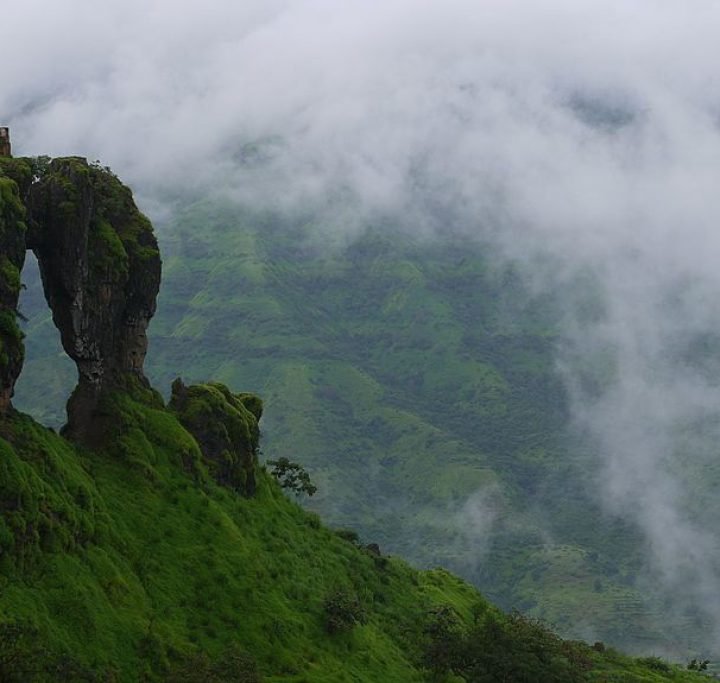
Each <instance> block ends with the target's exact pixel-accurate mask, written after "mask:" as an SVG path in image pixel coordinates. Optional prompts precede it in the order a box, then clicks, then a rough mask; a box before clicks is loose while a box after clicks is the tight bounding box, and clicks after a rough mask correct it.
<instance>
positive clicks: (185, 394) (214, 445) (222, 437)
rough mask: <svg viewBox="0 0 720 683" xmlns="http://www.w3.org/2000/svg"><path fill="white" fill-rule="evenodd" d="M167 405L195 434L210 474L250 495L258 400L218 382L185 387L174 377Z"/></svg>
mask: <svg viewBox="0 0 720 683" xmlns="http://www.w3.org/2000/svg"><path fill="white" fill-rule="evenodd" d="M169 407H170V409H171V410H173V411H174V412H175V414H176V415H177V418H178V420H179V421H180V423H181V424H182V426H183V427H185V429H187V430H188V431H189V432H190V433H191V434H192V435H193V437H195V440H196V441H197V443H198V445H199V446H200V450H201V451H202V454H203V457H204V459H205V462H206V464H207V466H208V469H209V470H210V474H211V475H212V476H213V478H214V479H215V480H216V481H217V482H218V483H220V484H222V485H223V486H229V487H230V488H233V489H235V490H236V491H238V492H239V493H241V494H242V495H245V496H252V495H253V494H254V493H255V488H256V482H255V466H256V465H257V450H258V446H259V442H260V430H259V429H258V422H259V420H260V417H261V416H262V401H261V400H260V399H259V398H258V397H257V396H254V395H253V394H233V393H232V392H231V391H230V390H229V389H228V388H227V387H226V386H224V385H223V384H220V383H218V382H210V383H208V384H197V385H193V386H189V387H188V386H185V385H184V384H183V382H182V380H181V379H180V378H178V379H176V380H175V381H174V382H173V385H172V398H171V399H170V406H169Z"/></svg>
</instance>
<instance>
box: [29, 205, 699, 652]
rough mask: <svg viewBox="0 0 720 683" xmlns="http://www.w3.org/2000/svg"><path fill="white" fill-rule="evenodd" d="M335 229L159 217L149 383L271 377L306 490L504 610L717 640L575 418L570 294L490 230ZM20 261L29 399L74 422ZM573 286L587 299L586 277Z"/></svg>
mask: <svg viewBox="0 0 720 683" xmlns="http://www.w3.org/2000/svg"><path fill="white" fill-rule="evenodd" d="M323 234H324V233H323V231H322V229H321V228H320V227H319V226H317V225H315V224H313V223H312V220H310V219H308V217H298V218H297V219H294V218H288V217H283V216H282V215H280V214H258V213H256V212H252V211H250V210H248V209H247V208H243V207H242V206H238V205H236V204H234V203H232V202H228V201H223V200H221V199H215V200H206V201H199V202H196V203H194V204H192V205H190V206H188V207H186V208H185V209H183V210H179V211H177V212H176V213H175V214H174V217H173V219H172V221H171V222H170V223H168V224H163V225H162V226H161V228H160V230H159V240H160V242H161V244H162V246H163V253H164V264H165V265H164V285H163V289H162V292H161V294H160V298H159V303H158V314H157V316H156V318H155V321H154V324H153V327H152V328H151V330H150V339H151V344H152V354H151V356H150V358H149V361H148V373H149V376H150V377H151V378H152V379H153V381H154V382H155V384H156V385H157V386H159V387H168V386H169V385H170V382H172V380H173V379H174V378H175V377H176V376H177V375H178V374H182V375H183V376H184V377H185V378H186V379H187V380H189V381H192V382H200V381H205V380H206V379H208V378H210V379H213V380H216V381H221V382H224V383H226V384H228V385H230V386H239V387H243V388H246V389H248V390H251V391H254V392H257V393H259V394H261V395H262V396H263V398H264V400H265V406H266V410H265V418H264V424H265V428H264V429H265V441H264V446H263V448H264V450H265V451H266V452H267V453H268V455H269V457H280V456H284V457H289V458H290V459H291V460H296V461H299V462H301V463H302V464H303V465H304V466H305V467H306V468H307V469H308V471H309V472H310V473H311V475H312V478H313V480H314V481H315V482H316V483H317V485H318V493H317V494H316V495H315V496H314V497H313V498H311V499H307V498H306V499H305V500H304V501H303V504H305V505H306V506H307V507H308V508H309V509H311V510H313V511H316V512H318V513H320V514H321V515H322V516H323V518H325V519H327V520H328V521H329V522H330V523H332V524H333V525H336V526H340V527H352V528H355V529H357V530H358V531H359V533H360V535H361V537H362V538H363V539H364V540H365V541H366V542H377V543H379V544H380V545H381V546H382V547H383V548H387V549H388V550H389V551H390V552H393V553H398V554H400V555H402V556H403V557H406V558H408V559H410V560H411V561H412V562H413V563H414V564H416V566H422V567H434V566H437V565H442V566H446V567H448V568H450V569H451V570H452V571H455V572H458V573H460V574H461V575H462V576H463V577H465V578H466V579H468V580H470V581H471V582H472V583H474V584H475V585H476V586H478V587H479V588H480V589H481V590H483V591H484V592H485V593H486V594H487V595H488V596H489V597H490V598H491V599H492V600H494V601H495V602H497V603H498V604H500V605H501V606H502V607H503V608H504V609H508V610H509V609H512V608H518V609H521V610H522V611H523V612H526V613H529V614H531V615H534V616H537V617H542V618H543V619H546V620H548V621H549V622H550V623H553V624H554V625H555V626H556V627H557V628H558V629H559V630H560V631H561V632H562V633H563V634H564V635H566V636H569V637H582V638H589V639H602V640H605V641H607V642H610V643H613V644H614V645H617V646H620V647H623V648H628V649H632V650H634V651H637V652H658V651H664V652H672V653H674V654H675V656H691V655H692V654H694V653H695V652H696V651H697V649H698V648H702V647H704V646H705V645H706V643H705V640H704V638H705V633H706V632H707V628H708V624H707V623H706V622H705V621H704V619H703V617H701V616H700V615H698V614H696V613H685V612H684V611H682V610H680V609H677V608H676V607H675V604H674V603H673V602H672V600H671V599H669V596H668V595H667V593H666V592H664V591H663V590H661V589H660V587H659V586H658V585H657V584H656V583H655V582H652V581H651V580H649V579H647V578H646V575H645V569H646V567H645V565H644V557H645V548H644V540H643V538H642V535H641V534H640V532H639V530H637V529H635V528H634V527H633V526H632V525H631V524H630V523H628V522H626V521H624V520H623V519H622V518H620V517H613V516H611V515H608V514H607V513H606V512H605V511H604V509H603V505H602V501H601V500H600V499H599V497H598V492H597V488H596V485H595V480H596V477H597V476H598V469H597V468H598V463H599V460H598V458H595V457H593V453H592V451H591V449H589V447H588V445H587V444H586V443H583V442H580V441H579V440H578V439H577V438H576V435H575V434H573V433H572V432H571V431H570V430H569V428H568V425H569V408H568V399H567V396H566V395H565V388H564V384H563V382H562V380H561V378H560V376H559V374H558V372H557V368H556V357H555V356H556V354H555V350H556V345H557V343H558V335H559V320H560V316H561V314H562V309H563V306H566V305H567V302H566V301H565V300H564V299H563V297H564V296H566V295H565V293H563V292H561V291H544V292H542V293H539V292H537V291H536V290H533V289H532V287H530V286H529V284H528V282H527V277H526V274H525V272H524V267H523V265H522V264H513V263H512V262H509V261H508V260H507V258H504V257H502V256H501V255H499V254H498V253H497V252H496V251H495V250H494V249H492V248H491V247H490V246H488V245H487V244H483V243H477V242H468V241H467V240H466V239H462V240H460V239H452V238H444V239H440V238H434V239H418V238H413V237H412V236H411V235H410V234H407V233H403V232H402V231H399V230H398V229H396V227H394V226H392V225H385V224H383V225H378V226H376V227H374V228H369V229H368V230H367V231H366V232H365V233H364V235H363V236H362V237H360V238H359V239H357V240H355V241H352V242H351V243H350V244H349V245H343V246H336V247H328V246H327V244H326V243H325V242H326V240H325V239H324V237H323ZM26 273H27V274H26V275H25V276H24V278H25V281H26V282H27V283H28V290H27V292H25V293H24V294H23V298H22V300H21V308H22V311H23V313H24V314H25V315H26V316H27V317H28V318H29V320H28V322H27V324H26V326H25V329H26V332H27V337H28V339H27V343H28V361H27V364H26V369H25V372H24V374H23V376H22V377H21V378H20V381H19V385H18V386H19V390H18V393H19V402H18V405H19V406H20V407H21V408H23V409H25V410H28V411H32V413H33V414H34V415H37V416H38V417H39V418H40V419H41V420H43V421H45V422H47V423H48V424H55V425H60V424H62V422H63V420H64V411H63V410H62V409H61V408H60V406H61V402H62V399H63V397H64V396H65V395H67V392H68V391H69V388H70V386H71V385H72V382H73V381H74V379H73V376H74V370H73V368H72V364H71V363H69V362H67V363H66V364H65V365H63V363H62V360H61V355H62V349H61V348H60V346H59V343H58V340H57V333H56V332H55V330H54V327H53V325H52V321H51V320H50V316H49V314H48V312H47V307H46V305H45V304H44V301H43V300H42V296H41V294H40V292H39V283H38V282H37V275H33V271H32V270H31V269H30V268H26ZM575 296H576V298H577V299H579V300H581V302H583V303H587V302H590V303H589V304H588V308H589V309H592V300H593V291H592V287H591V283H588V282H581V283H578V288H577V291H576V292H575ZM49 349H54V351H52V352H49ZM66 360H67V359H66ZM603 371H604V370H603V366H602V363H600V364H599V365H598V367H588V368H587V372H586V374H587V377H588V382H602V381H603V378H602V373H603Z"/></svg>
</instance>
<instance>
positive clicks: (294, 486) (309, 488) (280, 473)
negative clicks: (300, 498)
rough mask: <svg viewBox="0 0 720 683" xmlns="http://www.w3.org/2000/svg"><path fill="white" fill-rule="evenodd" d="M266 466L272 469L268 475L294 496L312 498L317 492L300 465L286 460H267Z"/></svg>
mask: <svg viewBox="0 0 720 683" xmlns="http://www.w3.org/2000/svg"><path fill="white" fill-rule="evenodd" d="M267 464H268V465H270V466H271V467H272V470H271V472H270V473H271V474H272V475H273V476H274V477H275V478H276V479H277V480H278V483H279V484H280V486H282V488H284V489H290V490H291V491H294V492H295V494H296V495H300V494H301V493H307V494H308V496H312V495H313V494H314V493H315V492H316V491H317V486H315V485H314V484H313V483H312V482H311V481H310V475H309V474H308V473H307V472H306V471H305V468H304V467H303V466H302V465H299V464H298V463H296V462H291V461H290V460H288V458H279V459H278V460H268V461H267Z"/></svg>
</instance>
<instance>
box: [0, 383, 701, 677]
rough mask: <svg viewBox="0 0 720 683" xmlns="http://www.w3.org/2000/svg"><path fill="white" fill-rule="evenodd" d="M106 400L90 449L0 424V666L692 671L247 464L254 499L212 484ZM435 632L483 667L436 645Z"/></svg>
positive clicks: (44, 670)
mask: <svg viewBox="0 0 720 683" xmlns="http://www.w3.org/2000/svg"><path fill="white" fill-rule="evenodd" d="M148 398H149V399H150V400H149V401H148ZM105 410H106V411H108V412H107V413H106V414H112V415H113V416H114V419H115V420H116V421H117V422H116V428H115V433H114V439H113V441H112V445H109V446H108V447H107V448H106V449H105V450H103V451H102V452H97V453H91V452H86V451H80V450H78V449H76V448H74V447H73V446H71V445H70V444H69V443H68V442H66V441H65V440H64V439H62V438H61V437H59V436H58V435H57V434H55V432H54V431H52V430H49V429H47V428H45V427H41V426H40V425H38V424H37V423H35V422H34V421H33V420H32V419H30V418H29V417H26V416H23V415H21V414H17V413H16V414H12V415H10V416H8V417H7V418H5V419H4V420H3V421H2V422H0V434H2V436H1V437H0V511H1V513H2V514H1V515H0V520H1V521H0V523H1V524H2V526H1V527H0V566H2V574H1V577H2V578H1V579H0V634H2V636H3V637H2V639H0V678H2V680H4V681H5V680H7V681H23V682H26V681H57V680H72V681H82V680H87V681H95V680H122V681H125V680H127V681H133V680H174V681H213V680H215V681H230V680H233V681H258V680H261V679H263V680H266V681H272V680H283V681H345V680H347V681H378V680H386V681H412V680H426V679H429V678H432V679H433V680H440V679H443V678H444V677H445V675H446V673H448V672H450V671H454V672H455V674H456V675H459V676H461V678H460V679H458V678H456V679H455V680H468V681H481V680H512V681H537V680H547V681H550V680H558V681H559V680H572V681H601V680H603V681H611V680H615V681H620V680H622V681H666V680H673V681H683V680H688V681H690V680H694V678H693V677H694V676H695V675H696V674H690V673H683V672H681V671H680V670H678V669H675V668H673V667H670V666H668V665H665V666H666V669H664V670H662V671H658V670H656V669H653V668H652V667H649V666H647V665H643V664H641V663H638V662H636V661H633V660H629V659H626V658H623V657H620V656H619V655H617V654H616V653H612V654H610V655H607V654H605V655H602V654H600V653H599V652H597V651H593V650H591V649H590V648H588V647H587V646H584V645H578V644H571V643H563V642H562V641H560V640H559V639H557V637H556V636H553V635H552V634H551V633H549V632H548V631H546V630H545V629H544V628H542V627H540V626H539V625H536V624H534V623H530V622H526V621H524V620H522V619H519V618H518V617H516V616H510V617H505V616H503V615H502V614H501V613H500V612H498V611H497V610H496V609H495V608H493V607H491V606H490V605H488V604H487V603H486V602H485V601H484V600H483V599H482V598H481V597H480V596H479V595H478V594H477V593H476V592H475V591H474V590H473V589H471V588H470V587H469V586H468V585H467V584H465V583H463V582H462V581H460V580H459V579H456V578H454V577H453V576H451V575H450V574H448V573H447V572H445V571H443V570H435V571H430V572H418V571H416V570H413V569H411V568H410V567H408V566H407V565H406V564H404V563H403V562H402V561H400V560H398V559H395V558H391V557H384V556H381V555H378V554H377V553H376V552H374V551H370V550H368V549H366V548H364V547H362V546H361V545H359V544H358V543H357V542H355V541H353V540H347V539H346V538H344V537H343V535H342V534H336V533H333V532H332V531H330V530H328V529H326V528H325V527H323V526H322V525H321V523H320V521H319V519H318V517H317V516H316V515H315V514H313V513H311V512H307V511H304V510H302V509H301V508H300V507H298V506H297V505H296V504H295V503H293V502H291V501H290V500H288V499H287V498H286V497H285V496H284V495H283V494H282V492H281V489H280V487H279V485H278V484H277V483H276V482H275V480H274V478H273V477H271V476H270V475H269V474H266V473H265V472H264V471H262V470H258V472H257V478H258V486H257V490H256V493H255V495H254V496H253V497H246V496H243V495H240V494H239V493H236V492H235V491H234V490H233V488H232V487H228V486H222V485H220V484H218V483H217V482H216V481H215V480H214V479H213V477H212V476H210V473H209V471H208V469H207V463H206V461H205V460H204V458H203V456H202V453H201V451H200V448H199V446H198V444H197V442H196V441H195V440H194V439H193V437H192V436H191V435H190V433H189V432H187V431H186V430H185V429H184V428H183V427H182V426H181V425H180V424H179V422H178V421H177V419H176V417H175V416H174V414H173V413H172V412H170V411H167V410H165V409H164V408H162V407H161V406H159V405H157V402H156V401H155V399H154V397H152V395H151V394H146V395H145V397H140V396H135V397H132V396H131V395H128V394H118V395H116V396H115V397H114V398H113V399H112V400H110V401H109V402H108V405H106V406H105ZM440 615H450V616H448V617H447V618H446V619H445V621H443V622H441V623H440V625H438V620H439V618H440ZM479 615H484V616H483V619H484V621H482V624H483V626H482V628H481V629H480V630H478V628H479V627H478V624H479V623H480V622H479V621H478V619H479ZM488 620H490V621H488ZM490 623H492V624H494V626H492V627H490V626H488V624H490ZM446 624H449V626H448V625H446ZM518 624H520V627H518ZM452 639H455V640H452ZM448 640H452V644H451V647H452V652H453V653H454V652H456V651H457V650H458V649H459V648H461V647H465V646H467V647H470V642H472V651H473V652H480V651H482V652H484V653H486V655H484V658H483V661H482V663H478V662H475V660H472V661H473V663H472V665H471V666H470V665H466V664H462V665H460V664H458V663H457V662H456V660H455V659H453V656H454V655H453V656H450V655H448V656H447V657H445V658H444V659H443V658H442V657H438V656H437V651H438V649H439V650H441V651H443V648H445V647H446V645H445V642H446V641H448ZM459 643H464V644H465V645H460V644H459ZM448 647H450V646H448ZM488 653H492V657H490V655H489V654H488ZM461 660H462V662H465V661H466V657H465V656H464V655H463V656H462V657H461ZM461 660H457V661H461ZM486 660H487V661H486ZM468 666H470V668H468ZM548 667H549V668H548ZM556 669H557V670H558V671H562V672H563V675H564V676H566V677H565V678H549V677H545V673H546V671H547V672H550V673H552V672H554V671H555V670H556ZM506 670H507V671H511V672H516V673H512V674H511V677H510V678H508V677H507V676H506V677H505V678H504V679H502V678H498V677H497V676H498V675H500V672H505V671H506ZM503 675H505V674H503ZM553 675H554V674H553ZM483 676H484V677H483ZM488 676H490V678H488ZM538 676H540V678H538Z"/></svg>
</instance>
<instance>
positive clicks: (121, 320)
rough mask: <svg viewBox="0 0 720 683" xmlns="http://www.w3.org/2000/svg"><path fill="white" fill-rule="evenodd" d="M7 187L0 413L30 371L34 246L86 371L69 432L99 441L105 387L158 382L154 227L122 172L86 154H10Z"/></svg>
mask: <svg viewBox="0 0 720 683" xmlns="http://www.w3.org/2000/svg"><path fill="white" fill-rule="evenodd" d="M0 192H2V195H0V196H1V197H2V201H1V202H0V254H3V257H2V258H0V414H2V413H4V412H7V411H9V410H10V409H11V403H10V398H11V396H12V393H13V388H14V385H15V381H16V380H17V377H18V376H19V374H20V370H21V368H22V341H21V335H19V330H18V329H17V324H16V321H15V308H16V307H17V301H18V295H19V290H20V284H19V274H20V271H21V270H22V266H23V262H24V255H25V250H26V249H32V250H33V252H34V253H35V255H36V256H37V260H38V264H39V267H40V274H41V277H42V282H43V290H44V293H45V298H46V299H47V302H48V305H49V306H50V309H51V311H52V317H53V321H54V323H55V325H56V327H57V328H58V330H59V331H60V337H61V341H62V345H63V348H64V349H65V352H66V353H67V354H68V356H69V357H70V358H71V359H72V360H73V361H74V362H75V364H76V366H77V370H78V385H77V387H76V388H75V390H74V391H73V394H72V396H71V397H70V399H69V401H68V405H67V412H68V422H67V425H66V427H65V433H66V434H67V435H68V436H69V437H70V438H73V439H75V440H78V441H84V442H90V441H92V438H93V433H94V426H95V424H96V422H97V420H96V418H97V417H98V416H99V411H100V404H101V399H102V396H103V395H104V393H105V392H106V391H109V390H112V389H114V388H119V387H123V388H127V386H128V384H129V383H133V382H135V383H138V382H139V383H140V384H141V385H143V386H149V385H148V382H147V379H146V378H145V375H144V372H143V365H144V360H145V354H146V352H147V335H146V330H147V326H148V323H149V322H150V319H151V318H152V316H153V315H154V313H155V307H156V299H157V294H158V290H159V287H160V268H161V262H160V254H159V251H158V245H157V241H156V239H155V236H154V234H153V230H152V225H151V224H150V221H149V220H148V219H147V218H146V217H145V216H144V215H143V214H142V213H140V211H139V210H138V208H137V206H136V205H135V202H134V201H133V198H132V193H131V192H130V190H129V189H128V188H127V187H126V186H125V185H123V184H122V183H121V182H120V181H119V180H118V178H117V177H116V176H115V175H114V174H113V173H111V172H110V171H109V170H108V169H104V168H101V167H99V166H97V165H95V164H88V162H87V160H86V159H83V158H80V157H67V158H60V159H54V160H52V161H49V160H43V159H40V160H28V159H2V160H1V161H0ZM6 197H7V201H5V200H6ZM3 259H4V260H3ZM5 261H7V264H6V263H5ZM3 264H5V266H6V267H5V269H4V270H3ZM5 271H7V273H6V272H5ZM3 321H4V322H5V323H6V324H4V323H3ZM3 353H4V355H3ZM5 357H7V358H6V359H5Z"/></svg>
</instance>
